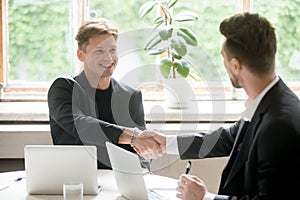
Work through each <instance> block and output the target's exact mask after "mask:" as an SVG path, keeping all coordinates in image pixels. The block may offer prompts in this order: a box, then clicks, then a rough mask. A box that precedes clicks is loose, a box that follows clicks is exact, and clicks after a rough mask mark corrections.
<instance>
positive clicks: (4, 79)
mask: <svg viewBox="0 0 300 200" xmlns="http://www.w3.org/2000/svg"><path fill="white" fill-rule="evenodd" d="M144 2H145V0H135V1H119V0H99V1H88V0H3V1H1V23H2V22H3V23H2V24H1V25H2V26H1V34H0V36H1V39H0V40H1V41H0V43H1V44H2V46H1V48H2V49H0V50H1V55H0V61H1V66H0V84H1V83H2V84H3V85H4V86H5V92H7V93H9V92H12V91H17V92H24V91H26V90H27V91H30V93H31V94H32V93H34V92H42V93H45V92H46V91H47V87H48V86H49V84H50V83H51V82H52V80H53V79H54V78H56V77H58V76H68V75H71V74H74V73H76V71H77V70H78V68H79V66H78V62H77V58H76V56H75V53H76V48H77V45H76V41H75V39H74V37H75V33H76V31H77V28H78V25H79V24H80V23H81V22H82V20H83V19H86V18H93V17H105V18H108V19H110V20H111V21H112V22H113V23H114V24H115V25H116V26H117V27H118V28H119V31H120V35H121V38H122V37H123V40H122V39H121V41H126V43H125V46H126V45H127V46H128V45H129V49H125V50H124V51H122V44H121V45H120V46H119V49H120V48H121V53H123V54H120V61H119V65H118V68H117V70H116V72H115V74H114V76H115V77H116V78H117V79H122V80H123V81H127V82H131V83H132V84H134V83H137V82H144V83H145V82H151V81H153V80H156V79H157V74H158V73H157V69H156V67H155V66H156V60H155V58H154V57H152V56H147V55H146V54H145V52H144V51H143V48H142V47H143V44H144V43H143V42H144V41H143V39H144V38H143V31H142V30H143V29H147V28H148V27H149V26H150V24H152V22H151V19H150V18H147V17H146V18H145V19H144V20H143V21H141V20H140V19H139V17H138V9H139V7H140V6H141V5H142V4H143V3H144ZM178 4H181V7H182V9H184V8H188V9H189V10H190V9H192V10H193V11H194V12H195V13H197V14H198V16H199V21H197V23H193V24H191V25H190V26H191V28H192V29H193V30H195V32H196V33H197V37H198V40H199V43H200V46H199V50H201V51H203V53H204V54H205V55H206V56H207V57H205V58H203V57H202V58H201V59H199V60H197V63H199V65H201V69H202V70H201V73H202V74H203V80H204V79H205V80H207V81H214V80H217V81H220V80H222V81H225V82H226V81H227V80H228V79H227V75H226V73H225V70H224V67H223V63H222V59H221V56H220V54H219V51H220V45H221V35H220V33H219V31H218V25H219V23H220V21H221V20H222V19H223V18H225V17H228V16H230V15H233V14H234V13H237V12H240V11H252V12H258V13H261V14H262V15H264V16H266V17H267V18H268V19H269V20H270V21H271V22H272V23H273V25H274V26H275V28H276V31H277V37H278V54H277V71H278V73H279V74H280V75H281V77H283V78H284V79H285V80H288V81H292V82H291V84H292V86H298V83H297V81H299V78H298V77H299V75H300V71H299V70H300V44H299V41H300V25H299V24H300V14H299V13H300V1H299V0H286V1H278V2H277V1H276V2H274V1H271V0H265V1H258V0H230V1H198V0H189V1H183V0H181V1H179V2H178ZM270 5H272V6H271V7H270ZM178 12H179V10H178ZM130 45H131V46H130ZM126 48H128V47H126ZM194 57H195V58H200V57H199V56H197V52H195V55H194ZM129 74H134V75H135V76H134V77H135V78H134V79H132V76H130V77H129V76H128V75H129ZM295 82H296V84H294V85H293V83H295ZM228 85H230V84H228ZM195 87H196V86H195ZM0 88H1V86H0Z"/></svg>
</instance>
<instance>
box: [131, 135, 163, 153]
mask: <svg viewBox="0 0 300 200" xmlns="http://www.w3.org/2000/svg"><path fill="white" fill-rule="evenodd" d="M134 149H135V151H136V152H137V153H138V154H139V155H140V156H142V157H144V158H145V159H156V158H159V157H162V156H163V154H164V153H165V151H166V136H165V135H163V134H162V133H159V132H158V131H153V130H145V131H141V132H140V133H139V134H138V135H136V138H135V141H134Z"/></svg>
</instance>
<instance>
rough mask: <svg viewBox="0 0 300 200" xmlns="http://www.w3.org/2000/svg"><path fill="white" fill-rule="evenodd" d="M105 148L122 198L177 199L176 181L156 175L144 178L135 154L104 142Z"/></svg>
mask: <svg viewBox="0 0 300 200" xmlns="http://www.w3.org/2000/svg"><path fill="white" fill-rule="evenodd" d="M106 147H107V151H108V155H109V159H110V162H111V166H112V169H113V172H114V175H115V179H116V182H117V186H118V189H119V192H120V194H121V195H122V196H124V197H125V198H127V199H130V200H148V199H157V200H158V199H163V200H172V199H177V198H176V193H177V192H176V186H177V180H175V179H171V178H168V177H163V176H158V175H145V176H144V175H143V169H142V168H141V165H140V160H139V158H138V156H137V155H136V154H134V153H132V152H129V151H127V150H125V149H122V148H120V147H118V146H116V145H114V144H112V143H110V142H106ZM177 200H178V199H177Z"/></svg>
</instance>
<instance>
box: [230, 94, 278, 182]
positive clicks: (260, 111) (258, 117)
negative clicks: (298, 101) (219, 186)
mask: <svg viewBox="0 0 300 200" xmlns="http://www.w3.org/2000/svg"><path fill="white" fill-rule="evenodd" d="M270 97H272V95H266V96H265V97H264V98H263V100H262V102H261V103H260V105H259V106H258V108H257V110H256V112H255V114H254V116H253V118H252V121H251V122H250V123H249V124H248V127H247V130H246V132H245V135H244V138H243V141H242V143H241V144H238V145H240V146H237V145H235V146H234V147H233V148H239V149H240V150H239V153H238V155H237V156H236V158H235V161H234V163H233V165H232V168H231V169H230V172H229V175H228V177H227V179H226V182H225V184H224V187H226V185H227V184H228V183H229V182H230V181H231V180H232V178H234V176H235V175H236V174H238V172H239V170H240V169H241V168H242V167H243V165H244V164H245V162H246V160H247V158H248V153H249V150H250V147H251V145H252V142H253V138H254V136H255V133H256V130H257V128H258V126H259V124H260V123H261V121H262V118H263V115H264V113H265V112H266V110H267V108H268V106H269V104H270V101H269V100H268V98H270Z"/></svg>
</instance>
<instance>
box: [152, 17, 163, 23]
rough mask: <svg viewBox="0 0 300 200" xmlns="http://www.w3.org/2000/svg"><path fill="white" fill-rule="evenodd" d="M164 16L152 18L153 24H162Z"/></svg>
mask: <svg viewBox="0 0 300 200" xmlns="http://www.w3.org/2000/svg"><path fill="white" fill-rule="evenodd" d="M164 21H165V20H164V18H163V17H158V18H156V19H155V20H154V22H153V23H154V24H162V23H163V22H164Z"/></svg>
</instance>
